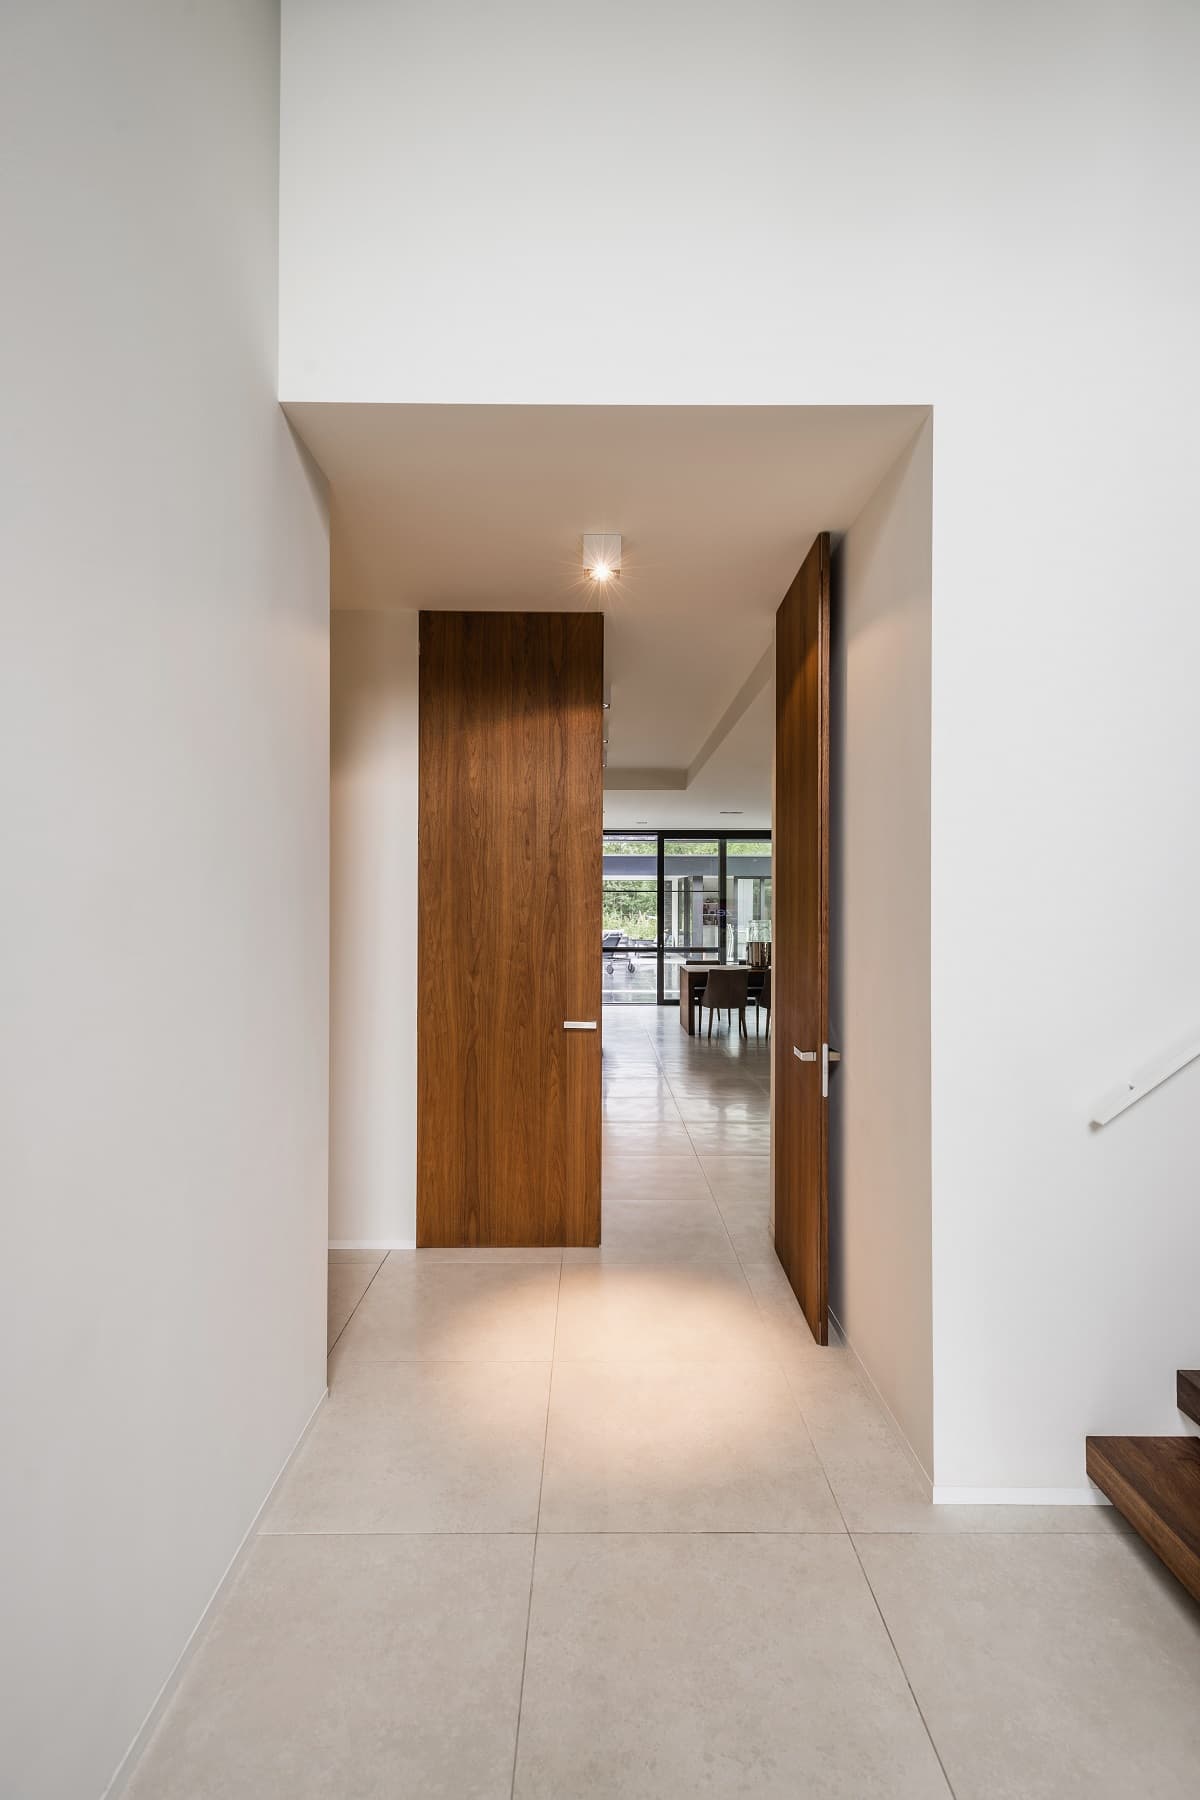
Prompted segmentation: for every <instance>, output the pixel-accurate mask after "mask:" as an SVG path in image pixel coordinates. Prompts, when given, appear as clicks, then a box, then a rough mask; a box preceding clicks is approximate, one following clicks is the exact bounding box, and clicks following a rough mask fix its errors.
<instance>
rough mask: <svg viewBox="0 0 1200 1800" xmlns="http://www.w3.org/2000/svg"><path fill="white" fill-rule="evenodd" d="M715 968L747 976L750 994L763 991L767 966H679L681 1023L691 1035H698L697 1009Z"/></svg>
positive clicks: (686, 963) (744, 964)
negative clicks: (705, 985) (730, 970)
mask: <svg viewBox="0 0 1200 1800" xmlns="http://www.w3.org/2000/svg"><path fill="white" fill-rule="evenodd" d="M714 969H732V970H733V971H734V972H735V973H736V974H739V975H744V976H745V977H746V991H747V993H748V994H756V993H759V992H761V990H762V985H763V980H764V978H765V976H766V973H767V971H766V968H765V967H758V968H751V966H750V964H749V963H744V962H742V963H719V962H685V963H681V964H680V968H679V1024H680V1028H681V1030H683V1031H686V1032H687V1034H688V1036H689V1037H695V1035H696V1009H697V1007H698V1005H699V1003H700V994H701V992H702V991H703V988H704V983H705V982H706V981H707V980H708V977H709V976H710V975H711V974H712V972H713V970H714Z"/></svg>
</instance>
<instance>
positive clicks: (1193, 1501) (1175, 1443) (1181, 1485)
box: [1087, 1437, 1200, 1600]
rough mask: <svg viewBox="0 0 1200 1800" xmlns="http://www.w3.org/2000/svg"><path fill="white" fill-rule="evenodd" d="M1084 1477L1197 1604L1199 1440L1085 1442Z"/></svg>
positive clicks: (1096, 1439)
mask: <svg viewBox="0 0 1200 1800" xmlns="http://www.w3.org/2000/svg"><path fill="white" fill-rule="evenodd" d="M1087 1472H1088V1474H1089V1475H1090V1476H1091V1478H1092V1480H1093V1481H1094V1482H1095V1483H1096V1486H1097V1487H1098V1488H1099V1489H1100V1491H1101V1492H1102V1493H1104V1494H1107V1495H1108V1498H1109V1499H1110V1500H1111V1501H1112V1503H1113V1505H1114V1506H1115V1507H1116V1508H1117V1510H1118V1512H1121V1513H1123V1514H1124V1515H1125V1517H1126V1518H1127V1519H1128V1520H1129V1523H1130V1524H1131V1525H1132V1526H1133V1528H1134V1530H1135V1531H1137V1532H1138V1533H1139V1534H1140V1535H1141V1536H1142V1537H1143V1538H1145V1540H1146V1542H1147V1543H1148V1544H1149V1546H1150V1548H1151V1549H1152V1550H1153V1551H1154V1553H1155V1554H1156V1555H1157V1556H1158V1557H1160V1558H1161V1560H1162V1561H1163V1562H1164V1563H1165V1564H1166V1566H1167V1568H1168V1569H1170V1571H1171V1573H1172V1574H1173V1575H1175V1576H1177V1577H1178V1579H1179V1580H1180V1581H1181V1582H1182V1583H1183V1585H1184V1587H1185V1588H1187V1590H1188V1592H1189V1593H1190V1594H1191V1595H1192V1597H1193V1598H1194V1599H1196V1600H1200V1438H1194V1437H1090V1438H1089V1439H1088V1440H1087Z"/></svg>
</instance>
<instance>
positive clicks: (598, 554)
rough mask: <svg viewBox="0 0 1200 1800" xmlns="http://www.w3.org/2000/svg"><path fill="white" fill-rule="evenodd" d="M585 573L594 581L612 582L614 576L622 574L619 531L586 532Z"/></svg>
mask: <svg viewBox="0 0 1200 1800" xmlns="http://www.w3.org/2000/svg"><path fill="white" fill-rule="evenodd" d="M583 572H584V574H585V575H587V576H590V578H591V579H592V580H593V581H611V580H612V578H613V576H614V575H619V574H620V573H621V534H620V532H619V531H585V532H584V534H583Z"/></svg>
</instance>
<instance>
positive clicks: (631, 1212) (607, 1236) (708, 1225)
mask: <svg viewBox="0 0 1200 1800" xmlns="http://www.w3.org/2000/svg"><path fill="white" fill-rule="evenodd" d="M733 1255H734V1250H733V1245H732V1244H731V1242H730V1239H729V1233H728V1232H727V1231H726V1229H725V1224H724V1221H723V1220H722V1218H721V1215H720V1213H719V1212H718V1211H717V1209H716V1207H715V1206H714V1205H713V1203H712V1201H711V1200H710V1199H709V1198H708V1196H707V1194H705V1193H704V1192H703V1190H700V1191H693V1192H692V1193H691V1194H690V1195H689V1197H688V1198H686V1199H674V1198H669V1197H666V1196H660V1197H659V1198H658V1199H657V1201H655V1200H652V1199H651V1198H650V1197H648V1196H643V1197H632V1198H630V1197H624V1198H618V1197H616V1196H611V1197H610V1196H609V1195H608V1194H607V1193H606V1195H605V1200H604V1205H603V1209H602V1215H601V1226H600V1248H599V1249H598V1250H583V1249H580V1250H575V1249H569V1250H564V1251H563V1265H564V1267H567V1268H570V1267H572V1266H573V1265H575V1264H578V1263H596V1262H601V1263H610V1262H611V1263H622V1262H624V1263H639V1262H654V1263H660V1262H697V1261H700V1262H712V1261H713V1260H717V1261H725V1260H728V1259H730V1258H732V1257H733Z"/></svg>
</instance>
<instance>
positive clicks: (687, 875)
mask: <svg viewBox="0 0 1200 1800" xmlns="http://www.w3.org/2000/svg"><path fill="white" fill-rule="evenodd" d="M662 895H663V979H662V999H663V1000H665V1001H667V1000H674V1001H677V1000H678V999H679V967H680V964H681V963H684V962H718V961H719V960H720V957H721V946H722V935H723V934H722V925H723V922H724V906H723V903H722V899H721V845H720V840H719V839H718V838H715V837H711V838H703V837H691V836H687V837H684V836H679V837H665V838H664V840H663V871H662Z"/></svg>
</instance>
